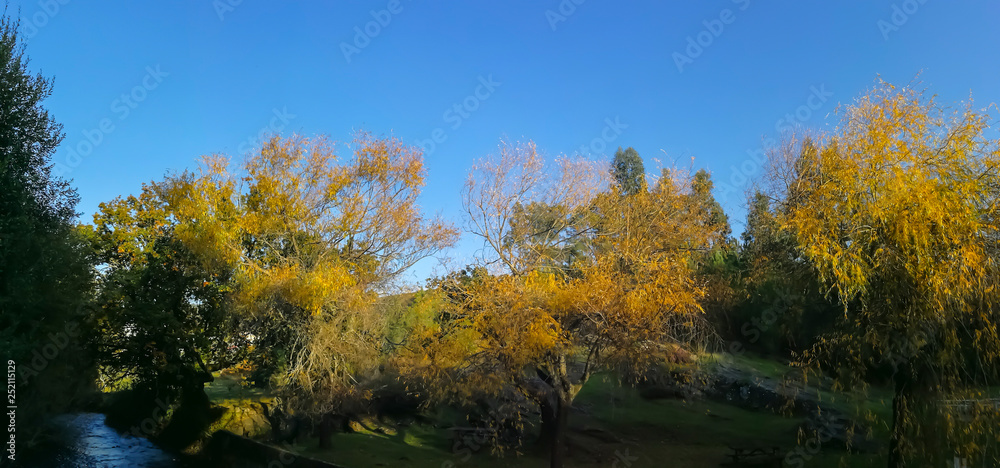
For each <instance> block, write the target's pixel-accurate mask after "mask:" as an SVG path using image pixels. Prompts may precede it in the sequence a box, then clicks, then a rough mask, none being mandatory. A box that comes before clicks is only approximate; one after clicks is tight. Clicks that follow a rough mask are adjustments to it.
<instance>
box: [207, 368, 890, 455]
mask: <svg viewBox="0 0 1000 468" xmlns="http://www.w3.org/2000/svg"><path fill="white" fill-rule="evenodd" d="M753 359H756V358H753ZM750 362H751V364H749V365H754V364H758V363H760V362H753V361H750ZM745 363H746V362H745ZM764 363H768V364H769V365H768V366H761V372H762V373H764V374H768V376H780V375H783V374H784V371H783V370H782V369H781V368H780V366H781V364H780V363H773V362H771V361H764ZM761 364H762V363H761ZM770 364H773V365H770ZM786 369H787V367H786ZM208 393H209V395H210V397H211V398H213V400H214V401H216V402H217V403H219V404H224V405H227V406H234V405H235V406H240V407H246V405H247V402H248V401H252V400H255V399H267V398H268V395H266V393H264V392H259V391H256V390H251V389H246V388H242V387H240V386H239V385H238V382H237V381H235V380H234V379H231V378H227V377H225V376H222V377H220V378H217V380H216V382H213V383H212V385H210V386H209V388H208ZM869 404H870V405H872V406H873V407H879V408H881V405H880V404H879V403H878V402H870V403H869ZM454 416H455V414H453V413H452V414H449V412H447V411H443V412H441V413H440V414H439V415H437V416H436V417H435V419H434V420H435V423H434V424H412V425H408V426H405V427H396V426H392V425H390V424H386V425H383V426H382V427H381V428H373V429H375V430H376V431H369V430H362V431H359V432H355V433H346V434H345V433H338V434H335V435H334V436H333V449H331V450H319V449H318V448H317V447H316V440H315V439H312V440H308V441H306V443H304V444H302V445H296V446H292V447H291V450H293V451H295V452H297V453H300V454H302V455H305V456H309V457H313V458H317V459H322V460H328V461H331V462H334V463H337V464H340V465H343V466H346V467H349V468H362V467H379V466H387V467H415V468H423V467H426V468H430V467H435V468H438V467H459V466H469V467H486V468H501V467H511V468H513V467H528V468H531V467H545V466H548V464H547V455H546V454H544V453H538V452H537V451H536V450H534V449H533V448H531V447H530V446H529V447H528V448H526V449H524V450H523V452H524V453H507V454H505V455H503V456H496V455H493V454H490V453H489V451H488V450H483V451H480V452H478V453H475V454H473V453H472V451H471V450H469V447H466V446H463V445H461V444H458V445H456V444H454V443H453V442H452V441H451V440H450V439H449V436H448V434H447V431H446V429H445V428H446V427H448V426H451V425H452V424H454V423H455V421H454ZM801 423H802V418H792V417H785V416H782V415H778V414H773V413H770V412H766V411H749V410H744V409H740V408H737V407H735V406H732V405H728V404H725V403H719V402H713V401H705V400H699V401H692V402H685V401H683V400H676V399H661V400H646V399H643V398H642V397H640V396H639V394H638V392H637V391H636V390H634V389H632V388H629V387H622V386H620V385H619V384H618V383H617V382H616V381H615V380H614V379H610V378H606V377H602V376H598V377H595V378H594V379H592V380H591V382H589V383H588V384H587V386H586V387H585V388H584V389H583V391H582V392H581V393H580V395H579V397H578V398H577V402H576V407H575V410H574V412H573V414H572V416H571V419H570V428H571V430H570V434H569V442H570V444H569V445H570V457H569V462H568V466H572V467H585V468H590V467H609V466H612V464H613V463H614V462H615V460H619V462H618V464H617V465H615V466H619V467H624V466H630V467H635V468H640V467H663V466H671V467H678V468H684V467H706V466H719V465H720V464H721V463H722V462H723V461H725V460H726V454H727V453H728V452H729V448H728V447H729V446H763V447H771V446H777V447H780V451H779V453H781V454H783V455H785V456H786V460H787V461H788V462H789V463H788V464H787V465H786V466H808V467H837V466H841V462H844V463H845V465H844V466H849V467H865V466H884V460H882V459H880V458H879V457H876V456H868V455H847V454H846V453H845V452H844V451H842V450H838V449H837V448H835V447H832V446H826V447H824V446H822V445H819V446H817V445H816V444H815V443H814V442H813V443H810V444H806V443H805V442H806V441H803V443H801V444H800V443H799V442H798V441H797V428H798V426H799V425H800V424H801ZM624 460H629V461H630V463H631V464H630V465H625V462H624Z"/></svg>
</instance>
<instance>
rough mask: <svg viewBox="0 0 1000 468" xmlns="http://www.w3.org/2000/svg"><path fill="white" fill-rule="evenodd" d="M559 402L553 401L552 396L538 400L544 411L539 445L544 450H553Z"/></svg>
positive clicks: (540, 407)
mask: <svg viewBox="0 0 1000 468" xmlns="http://www.w3.org/2000/svg"><path fill="white" fill-rule="evenodd" d="M557 406H558V404H557V403H553V402H552V398H544V399H542V400H540V401H539V402H538V408H539V410H540V411H541V413H542V425H541V427H540V431H539V436H538V447H539V448H540V449H542V450H551V449H552V443H553V442H554V441H555V439H554V437H553V435H554V434H555V433H556V425H557V419H558V410H557V409H556V407H557Z"/></svg>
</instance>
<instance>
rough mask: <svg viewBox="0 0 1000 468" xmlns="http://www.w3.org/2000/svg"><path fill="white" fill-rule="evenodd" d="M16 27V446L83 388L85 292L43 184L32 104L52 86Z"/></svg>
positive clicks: (62, 213)
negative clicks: (35, 71)
mask: <svg viewBox="0 0 1000 468" xmlns="http://www.w3.org/2000/svg"><path fill="white" fill-rule="evenodd" d="M17 29H18V24H17V23H15V22H13V21H11V20H10V19H9V18H7V16H6V11H5V12H4V14H3V15H0V354H2V356H3V359H4V360H5V361H7V360H12V361H14V362H15V363H16V366H17V369H18V372H19V374H20V379H19V381H20V385H19V386H18V387H17V397H18V400H17V405H18V432H17V436H18V443H19V444H20V446H21V447H26V446H28V445H30V443H31V437H32V435H33V434H36V433H37V432H36V429H37V428H38V423H40V422H41V420H42V419H43V417H44V415H45V414H47V413H51V412H55V411H60V410H62V409H64V408H65V407H66V406H67V405H68V404H69V403H71V402H72V400H73V396H74V395H75V394H76V392H77V390H79V389H81V388H84V387H83V386H84V385H85V382H86V377H88V376H90V373H89V372H88V370H87V369H88V363H87V360H86V354H85V353H82V352H81V349H80V347H81V346H82V344H83V341H82V340H83V338H84V332H85V330H86V329H87V321H86V313H85V311H86V310H87V308H88V307H87V304H88V300H89V297H90V291H91V287H92V269H91V264H90V254H89V251H88V249H87V243H86V242H85V240H84V237H83V235H82V234H83V233H82V232H81V231H78V230H77V228H75V227H74V225H73V222H74V218H75V217H76V212H75V206H76V203H77V200H78V196H77V194H76V191H75V190H74V189H73V188H71V187H70V185H69V182H68V181H66V180H64V179H61V178H59V177H57V176H56V175H53V174H52V155H53V154H54V153H55V151H56V147H57V146H58V145H59V143H60V142H61V141H62V139H63V133H62V127H61V126H60V125H59V124H58V123H56V122H55V120H54V119H53V118H52V117H51V116H50V115H49V113H48V111H47V110H45V108H44V107H42V101H43V100H45V99H46V98H47V97H49V95H50V94H51V93H52V82H51V81H50V80H48V79H46V78H44V77H42V76H41V75H32V74H31V73H30V72H29V71H28V58H27V56H26V55H24V47H23V45H21V43H20V41H19V39H18V31H17Z"/></svg>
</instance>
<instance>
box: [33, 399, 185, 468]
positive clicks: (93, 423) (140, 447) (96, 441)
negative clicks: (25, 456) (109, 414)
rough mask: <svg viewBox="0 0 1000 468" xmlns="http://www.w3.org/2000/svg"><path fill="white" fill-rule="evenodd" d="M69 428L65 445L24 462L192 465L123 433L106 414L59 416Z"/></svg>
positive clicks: (41, 466)
mask: <svg viewBox="0 0 1000 468" xmlns="http://www.w3.org/2000/svg"><path fill="white" fill-rule="evenodd" d="M54 422H55V423H56V424H57V425H58V426H60V427H63V428H65V429H66V433H65V437H64V440H63V441H62V443H61V444H60V445H61V446H60V447H58V448H56V449H54V450H48V451H46V453H44V454H42V455H40V458H38V459H34V460H30V461H29V460H25V463H24V464H22V465H21V466H25V467H32V468H50V467H52V468H181V467H187V466H189V465H188V464H187V463H185V461H184V460H183V459H182V458H181V457H180V456H178V455H175V454H171V453H169V452H166V451H164V450H163V449H160V448H159V447H157V446H156V445H154V444H153V443H152V442H150V441H148V440H146V439H144V438H141V437H135V436H132V435H130V434H122V433H119V432H118V431H116V430H114V429H112V428H110V427H108V426H107V425H106V424H105V423H104V415H103V414H98V413H76V414H67V415H62V416H59V417H57V418H56V419H55V420H54Z"/></svg>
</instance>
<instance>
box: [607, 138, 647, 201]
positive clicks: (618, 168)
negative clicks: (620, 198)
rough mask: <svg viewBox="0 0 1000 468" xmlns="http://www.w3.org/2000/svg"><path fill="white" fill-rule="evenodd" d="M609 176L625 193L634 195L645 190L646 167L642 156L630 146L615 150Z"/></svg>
mask: <svg viewBox="0 0 1000 468" xmlns="http://www.w3.org/2000/svg"><path fill="white" fill-rule="evenodd" d="M611 176H612V178H613V179H614V182H615V184H617V185H618V188H619V190H621V192H622V193H623V194H625V195H635V194H637V193H639V192H644V191H645V190H646V169H645V167H644V166H643V164H642V157H640V156H639V153H638V152H636V150H635V149H633V148H632V147H631V146H629V147H628V148H625V149H622V148H621V147H620V146H619V147H618V150H617V151H615V157H614V159H613V160H612V161H611Z"/></svg>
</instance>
